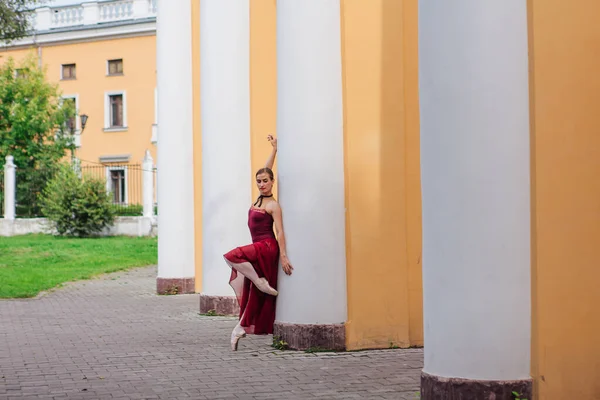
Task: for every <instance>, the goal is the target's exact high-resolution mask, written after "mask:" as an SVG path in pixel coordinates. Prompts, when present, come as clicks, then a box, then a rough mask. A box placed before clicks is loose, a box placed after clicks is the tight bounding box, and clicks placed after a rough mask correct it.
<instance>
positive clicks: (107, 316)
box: [0, 267, 423, 400]
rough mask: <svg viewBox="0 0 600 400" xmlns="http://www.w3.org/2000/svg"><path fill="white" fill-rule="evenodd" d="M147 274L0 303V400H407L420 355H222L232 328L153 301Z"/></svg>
mask: <svg viewBox="0 0 600 400" xmlns="http://www.w3.org/2000/svg"><path fill="white" fill-rule="evenodd" d="M155 277H156V268H155V267H150V268H140V269H136V270H132V271H130V272H125V273H124V272H121V273H115V274H111V275H107V276H105V277H103V278H100V279H94V280H90V281H84V282H78V283H75V284H70V285H67V286H66V287H64V288H62V289H59V290H56V291H54V292H51V293H48V294H45V295H43V296H40V297H39V298H37V299H32V300H0V399H38V398H44V399H53V398H55V399H284V400H288V399H315V398H320V399H369V400H376V399H410V400H415V399H417V398H418V396H417V392H418V390H419V375H420V370H421V368H422V362H423V361H422V359H423V352H422V350H412V349H411V350H382V351H362V352H349V353H314V354H309V353H305V352H294V351H279V350H275V349H273V348H272V347H271V346H270V345H271V342H272V338H271V336H258V337H256V336H255V337H249V338H246V339H242V341H241V342H240V349H239V351H238V352H237V353H233V352H231V351H230V350H229V333H230V331H231V329H232V328H233V326H234V325H235V319H233V318H223V317H203V316H199V315H198V296H197V295H181V296H157V295H155V294H154V289H155Z"/></svg>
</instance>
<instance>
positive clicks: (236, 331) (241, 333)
mask: <svg viewBox="0 0 600 400" xmlns="http://www.w3.org/2000/svg"><path fill="white" fill-rule="evenodd" d="M243 337H246V331H245V330H244V328H242V327H241V326H239V325H236V327H235V328H233V331H232V332H231V351H237V348H238V342H239V341H240V339H241V338H243Z"/></svg>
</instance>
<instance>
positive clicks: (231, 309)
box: [200, 294, 240, 317]
mask: <svg viewBox="0 0 600 400" xmlns="http://www.w3.org/2000/svg"><path fill="white" fill-rule="evenodd" d="M211 310H212V311H214V312H215V313H216V314H219V315H231V316H235V317H237V316H238V315H239V314H240V306H239V304H238V302H237V298H236V297H235V296H208V295H205V294H201V295H200V314H206V313H207V312H209V311H211Z"/></svg>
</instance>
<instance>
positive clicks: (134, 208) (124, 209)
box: [111, 204, 144, 217]
mask: <svg viewBox="0 0 600 400" xmlns="http://www.w3.org/2000/svg"><path fill="white" fill-rule="evenodd" d="M111 207H112V210H113V213H114V214H115V215H116V216H118V217H139V216H141V215H142V214H143V213H144V207H143V206H142V205H141V204H130V205H127V206H122V205H119V204H113V205H112V206H111Z"/></svg>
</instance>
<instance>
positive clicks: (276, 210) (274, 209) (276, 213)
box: [268, 201, 294, 275]
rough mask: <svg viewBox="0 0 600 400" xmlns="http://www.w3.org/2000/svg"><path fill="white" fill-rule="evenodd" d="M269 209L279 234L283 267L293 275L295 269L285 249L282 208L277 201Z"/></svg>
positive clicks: (271, 203) (288, 273)
mask: <svg viewBox="0 0 600 400" xmlns="http://www.w3.org/2000/svg"><path fill="white" fill-rule="evenodd" d="M269 206H270V207H268V208H271V210H268V211H271V215H272V216H273V222H274V223H275V233H276V234H277V241H278V242H279V258H280V260H281V267H282V268H283V272H285V273H286V274H287V275H291V274H292V270H293V269H294V268H293V267H292V265H291V264H290V260H289V259H288V257H287V252H286V248H285V233H284V232H283V218H282V216H281V207H279V204H278V203H277V202H276V201H272V202H270V203H269Z"/></svg>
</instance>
